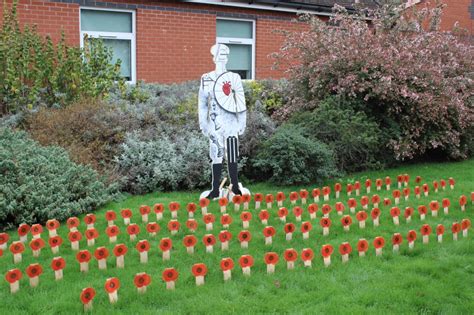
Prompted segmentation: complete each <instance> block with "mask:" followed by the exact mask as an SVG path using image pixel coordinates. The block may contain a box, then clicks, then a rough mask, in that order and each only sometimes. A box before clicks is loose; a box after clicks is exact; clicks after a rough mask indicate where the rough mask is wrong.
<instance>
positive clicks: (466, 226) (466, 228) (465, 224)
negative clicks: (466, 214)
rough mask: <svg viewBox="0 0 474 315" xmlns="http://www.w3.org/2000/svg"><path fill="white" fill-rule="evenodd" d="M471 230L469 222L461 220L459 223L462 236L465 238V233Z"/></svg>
mask: <svg viewBox="0 0 474 315" xmlns="http://www.w3.org/2000/svg"><path fill="white" fill-rule="evenodd" d="M470 228H471V220H469V219H463V220H462V221H461V229H462V236H463V237H467V232H468V231H469V229H470Z"/></svg>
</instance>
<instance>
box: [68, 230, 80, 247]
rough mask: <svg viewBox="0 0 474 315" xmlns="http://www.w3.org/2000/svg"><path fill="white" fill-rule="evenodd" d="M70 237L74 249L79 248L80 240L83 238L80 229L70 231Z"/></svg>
mask: <svg viewBox="0 0 474 315" xmlns="http://www.w3.org/2000/svg"><path fill="white" fill-rule="evenodd" d="M68 239H69V241H70V242H71V249H72V250H79V241H80V240H81V239H82V234H81V232H79V231H73V232H69V234H68Z"/></svg>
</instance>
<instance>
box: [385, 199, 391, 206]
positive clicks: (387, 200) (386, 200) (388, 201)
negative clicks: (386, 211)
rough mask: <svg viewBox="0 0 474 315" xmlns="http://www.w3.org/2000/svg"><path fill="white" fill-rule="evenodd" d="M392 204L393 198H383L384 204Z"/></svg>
mask: <svg viewBox="0 0 474 315" xmlns="http://www.w3.org/2000/svg"><path fill="white" fill-rule="evenodd" d="M391 204H392V200H390V198H384V199H383V205H384V206H386V207H388V206H390V205H391Z"/></svg>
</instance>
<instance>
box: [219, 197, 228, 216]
mask: <svg viewBox="0 0 474 315" xmlns="http://www.w3.org/2000/svg"><path fill="white" fill-rule="evenodd" d="M218 202H219V206H220V207H221V213H225V212H226V211H227V204H228V203H229V200H228V199H227V198H226V197H221V198H219V201H218Z"/></svg>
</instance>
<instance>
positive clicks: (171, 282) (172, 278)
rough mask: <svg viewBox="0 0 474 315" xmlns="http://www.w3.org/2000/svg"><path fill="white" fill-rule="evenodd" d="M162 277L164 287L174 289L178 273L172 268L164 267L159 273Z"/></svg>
mask: <svg viewBox="0 0 474 315" xmlns="http://www.w3.org/2000/svg"><path fill="white" fill-rule="evenodd" d="M161 276H162V279H163V281H164V282H166V289H167V290H174V288H175V283H176V280H178V276H179V273H178V271H177V270H176V269H174V268H166V269H165V270H163V273H162V274H161Z"/></svg>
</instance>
